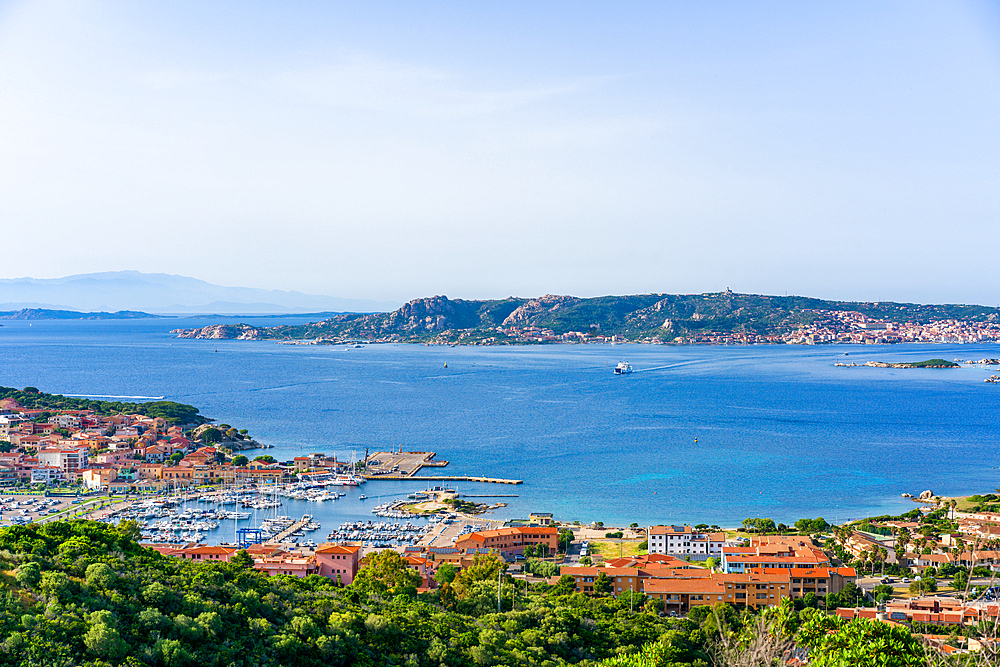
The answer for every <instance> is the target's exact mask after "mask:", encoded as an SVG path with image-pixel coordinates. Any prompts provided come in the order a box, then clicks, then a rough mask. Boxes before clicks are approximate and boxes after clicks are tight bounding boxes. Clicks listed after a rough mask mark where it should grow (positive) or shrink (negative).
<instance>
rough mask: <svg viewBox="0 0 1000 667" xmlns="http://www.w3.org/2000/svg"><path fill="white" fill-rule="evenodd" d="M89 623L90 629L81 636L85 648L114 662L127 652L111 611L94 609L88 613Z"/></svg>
mask: <svg viewBox="0 0 1000 667" xmlns="http://www.w3.org/2000/svg"><path fill="white" fill-rule="evenodd" d="M90 623H91V625H90V629H89V630H87V634H85V635H84V636H83V644H84V646H86V647H87V650H88V651H90V652H91V653H93V654H94V655H97V656H99V657H102V658H108V659H109V660H112V661H114V662H117V661H119V660H121V659H122V658H123V657H124V656H125V654H126V653H127V652H128V645H127V644H126V643H125V640H123V639H122V637H121V635H120V634H119V633H118V630H117V628H116V627H115V625H116V624H115V620H114V616H113V615H112V614H111V612H110V611H95V612H94V613H93V614H91V615H90Z"/></svg>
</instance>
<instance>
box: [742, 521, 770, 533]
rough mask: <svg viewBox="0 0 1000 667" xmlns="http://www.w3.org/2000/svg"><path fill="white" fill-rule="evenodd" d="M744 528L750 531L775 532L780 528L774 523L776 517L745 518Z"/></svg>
mask: <svg viewBox="0 0 1000 667" xmlns="http://www.w3.org/2000/svg"><path fill="white" fill-rule="evenodd" d="M743 528H744V530H746V531H747V532H749V533H773V532H775V531H777V529H778V527H777V526H776V525H774V519H761V518H760V517H750V518H748V519H743Z"/></svg>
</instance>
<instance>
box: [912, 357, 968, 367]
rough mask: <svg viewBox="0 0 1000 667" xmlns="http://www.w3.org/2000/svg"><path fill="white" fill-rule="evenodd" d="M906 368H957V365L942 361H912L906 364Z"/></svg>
mask: <svg viewBox="0 0 1000 667" xmlns="http://www.w3.org/2000/svg"><path fill="white" fill-rule="evenodd" d="M907 366H910V367H912V368H939V367H941V366H944V367H946V368H958V367H959V366H958V364H956V363H955V362H954V361H945V360H944V359H927V360H926V361H914V362H911V363H908V364H907Z"/></svg>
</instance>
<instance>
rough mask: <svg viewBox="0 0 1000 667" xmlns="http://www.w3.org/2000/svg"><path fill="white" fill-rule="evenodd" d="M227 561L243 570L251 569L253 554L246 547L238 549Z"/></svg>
mask: <svg viewBox="0 0 1000 667" xmlns="http://www.w3.org/2000/svg"><path fill="white" fill-rule="evenodd" d="M229 562H230V563H231V564H233V565H235V566H236V567H238V568H242V569H244V570H251V569H253V556H251V555H250V554H249V553H248V552H247V550H246V549H240V550H239V551H237V552H236V553H234V554H233V555H232V557H230V559H229Z"/></svg>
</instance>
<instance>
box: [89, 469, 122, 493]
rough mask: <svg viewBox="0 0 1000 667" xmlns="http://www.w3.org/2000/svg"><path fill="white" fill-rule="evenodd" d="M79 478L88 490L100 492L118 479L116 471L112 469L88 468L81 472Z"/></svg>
mask: <svg viewBox="0 0 1000 667" xmlns="http://www.w3.org/2000/svg"><path fill="white" fill-rule="evenodd" d="M80 478H81V480H82V481H83V485H84V486H86V487H87V488H88V489H91V490H93V491H100V490H102V489H106V488H107V487H108V484H110V483H111V482H113V481H115V480H116V479H118V471H117V470H115V469H114V468H89V469H87V470H83V471H81V473H80Z"/></svg>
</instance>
